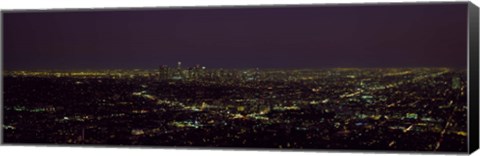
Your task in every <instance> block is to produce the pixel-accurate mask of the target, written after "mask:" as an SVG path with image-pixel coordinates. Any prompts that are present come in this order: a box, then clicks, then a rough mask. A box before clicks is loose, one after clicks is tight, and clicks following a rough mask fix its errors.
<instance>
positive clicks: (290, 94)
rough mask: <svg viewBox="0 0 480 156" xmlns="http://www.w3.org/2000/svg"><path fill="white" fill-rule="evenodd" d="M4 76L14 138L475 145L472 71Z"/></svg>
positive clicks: (7, 131) (9, 135)
mask: <svg viewBox="0 0 480 156" xmlns="http://www.w3.org/2000/svg"><path fill="white" fill-rule="evenodd" d="M4 73H5V76H4V88H3V89H4V93H3V94H4V108H3V109H4V116H3V117H4V125H3V130H4V131H3V132H4V141H5V142H6V143H37V144H38V143H41V144H93V145H149V146H150V145H153V146H198V147H255V148H294V149H299V148H300V149H363V150H420V151H466V150H467V133H466V129H467V117H466V115H467V113H466V109H467V108H466V107H467V106H466V71H465V70H458V69H449V68H396V69H388V68H381V69H375V68H368V69H367V68H366V69H355V68H334V69H301V70H300V69H209V68H206V67H202V66H195V67H190V68H184V67H182V66H181V63H180V62H179V63H178V65H177V66H174V67H168V66H161V67H159V68H158V69H154V70H104V71H5V72H4Z"/></svg>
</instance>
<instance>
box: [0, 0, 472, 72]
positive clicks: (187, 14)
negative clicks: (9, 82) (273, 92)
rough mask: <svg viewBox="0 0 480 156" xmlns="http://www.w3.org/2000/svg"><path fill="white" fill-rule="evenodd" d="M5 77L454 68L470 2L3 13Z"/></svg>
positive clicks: (460, 59)
mask: <svg viewBox="0 0 480 156" xmlns="http://www.w3.org/2000/svg"><path fill="white" fill-rule="evenodd" d="M3 28H4V30H3V31H4V36H3V42H4V50H3V56H4V62H3V63H4V68H5V69H6V70H41V69H60V70H69V69H72V70H81V69H133V68H144V69H153V68H157V67H158V66H160V65H169V66H175V65H176V62H177V61H182V63H183V65H184V66H186V67H188V66H193V65H196V64H200V65H203V66H206V67H207V68H254V67H259V68H330V67H455V68H466V63H467V59H466V58H467V52H466V51H467V3H445V4H441V3H439V4H438V3H437V4H415V5H398V4H397V5H356V6H342V5H340V6H337V5H331V6H328V5H327V6H302V7H298V6H297V7H278V6H277V7H263V8H260V7H253V8H252V7H251V8H238V7H236V8H235V7H234V8H218V7H217V8H183V9H178V8H176V9H172V8H170V9H159V8H152V9H140V10H100V11H99V10H96V11H85V10H83V11H75V10H73V11H48V12H45V11H42V12H23V13H22V12H20V11H17V12H6V13H4V14H3Z"/></svg>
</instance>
